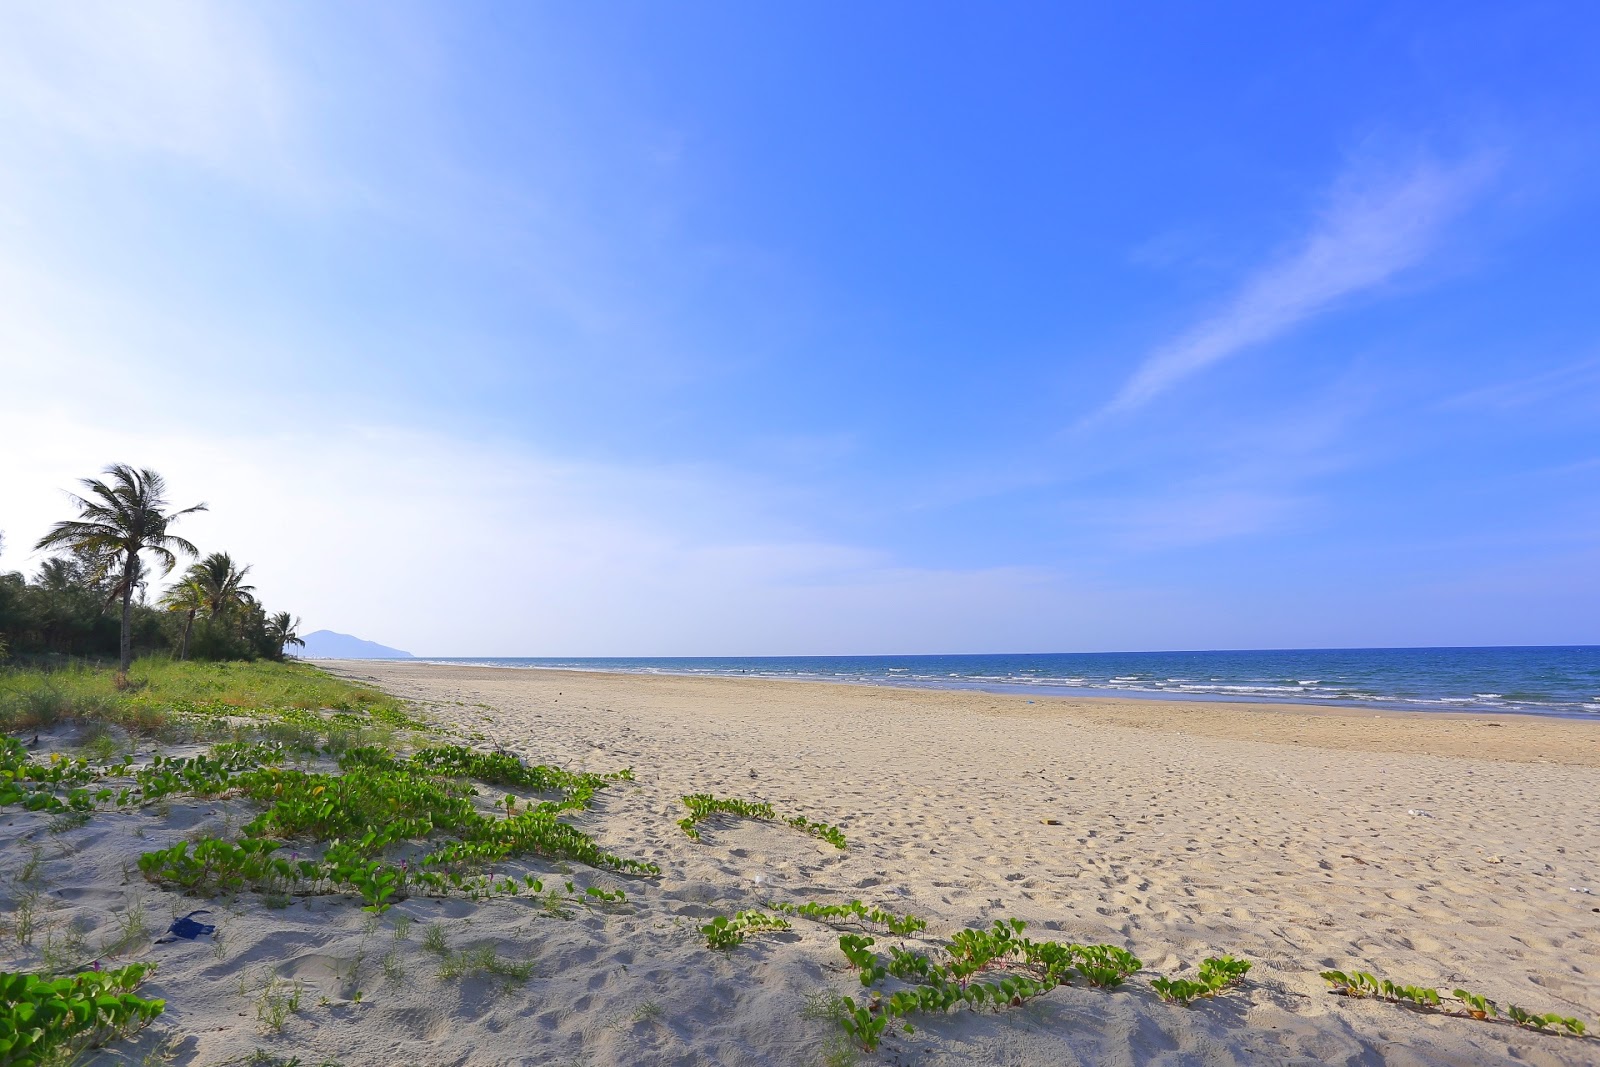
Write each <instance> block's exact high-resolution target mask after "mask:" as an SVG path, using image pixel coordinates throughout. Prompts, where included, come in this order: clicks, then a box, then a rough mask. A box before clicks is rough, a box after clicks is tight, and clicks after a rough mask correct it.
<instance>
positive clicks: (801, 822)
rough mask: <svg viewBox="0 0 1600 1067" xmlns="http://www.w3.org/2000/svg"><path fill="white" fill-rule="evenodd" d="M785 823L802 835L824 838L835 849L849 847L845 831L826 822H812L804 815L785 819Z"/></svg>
mask: <svg viewBox="0 0 1600 1067" xmlns="http://www.w3.org/2000/svg"><path fill="white" fill-rule="evenodd" d="M784 822H786V823H788V824H789V825H790V826H792V827H794V828H795V829H796V830H799V831H800V832H802V833H807V834H810V835H811V836H812V837H820V838H822V840H824V841H826V842H827V843H828V844H830V845H832V846H833V847H834V848H837V849H844V848H848V847H849V842H847V841H846V840H845V838H844V831H843V830H841V829H839V828H838V827H837V826H830V825H828V824H827V823H825V822H812V821H811V820H810V819H807V818H806V817H805V816H804V815H796V816H794V817H793V818H789V819H785V820H784Z"/></svg>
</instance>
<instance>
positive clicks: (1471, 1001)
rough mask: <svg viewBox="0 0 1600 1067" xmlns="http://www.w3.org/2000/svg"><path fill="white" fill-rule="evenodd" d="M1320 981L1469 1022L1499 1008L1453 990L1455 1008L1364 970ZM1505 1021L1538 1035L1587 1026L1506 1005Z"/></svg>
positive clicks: (1325, 975)
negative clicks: (1458, 1015) (1558, 1029)
mask: <svg viewBox="0 0 1600 1067" xmlns="http://www.w3.org/2000/svg"><path fill="white" fill-rule="evenodd" d="M1322 979H1323V980H1324V981H1325V982H1327V983H1328V985H1329V987H1330V992H1333V993H1337V994H1339V995H1340V996H1345V997H1372V998H1373V999H1375V1000H1387V1001H1390V1002H1391V1003H1397V1004H1398V1003H1407V1004H1412V1005H1414V1006H1416V1007H1417V1008H1420V1009H1422V1010H1423V1011H1435V1012H1442V1013H1444V1014H1455V1013H1456V1012H1453V1011H1451V1008H1456V1011H1459V1012H1460V1013H1461V1014H1463V1015H1465V1016H1467V1017H1468V1018H1472V1019H1494V1018H1498V1017H1499V1016H1500V1014H1501V1013H1500V1007H1499V1005H1497V1004H1496V1003H1495V1002H1494V1001H1492V1000H1490V999H1489V998H1488V997H1485V996H1482V995H1481V994H1478V993H1469V992H1468V991H1467V990H1465V989H1457V990H1455V991H1453V992H1452V993H1451V994H1450V996H1451V999H1453V1000H1455V1001H1457V1002H1458V1005H1459V1006H1458V1005H1452V1004H1448V1003H1446V1002H1445V1001H1444V999H1443V998H1442V997H1440V995H1439V991H1438V990H1437V989H1432V988H1429V987H1427V986H1412V985H1396V984H1395V983H1393V982H1391V981H1389V980H1388V979H1386V978H1385V979H1379V978H1378V977H1377V976H1376V975H1374V974H1371V973H1369V972H1367V971H1351V972H1350V973H1349V974H1346V973H1345V972H1344V971H1323V972H1322ZM1505 1016H1506V1018H1508V1019H1510V1020H1511V1021H1512V1022H1513V1023H1516V1024H1517V1025H1518V1026H1521V1027H1525V1028H1527V1029H1529V1030H1537V1031H1540V1032H1543V1031H1546V1030H1551V1029H1554V1028H1555V1027H1560V1028H1561V1029H1563V1030H1565V1031H1566V1032H1567V1033H1568V1034H1570V1035H1572V1036H1573V1037H1582V1036H1584V1034H1585V1033H1587V1032H1588V1029H1589V1028H1588V1027H1587V1026H1586V1025H1585V1024H1584V1023H1583V1020H1581V1019H1573V1018H1569V1017H1567V1016H1565V1015H1559V1014H1557V1013H1555V1012H1550V1013H1549V1014H1546V1015H1540V1014H1537V1013H1534V1012H1530V1011H1526V1010H1524V1009H1523V1008H1519V1007H1517V1006H1516V1005H1515V1004H1511V1005H1508V1006H1507V1007H1506V1010H1505Z"/></svg>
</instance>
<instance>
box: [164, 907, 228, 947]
mask: <svg viewBox="0 0 1600 1067" xmlns="http://www.w3.org/2000/svg"><path fill="white" fill-rule="evenodd" d="M210 914H211V913H210V912H209V911H206V910H205V909H204V908H202V909H201V910H199V911H191V912H190V913H189V914H187V915H185V916H184V917H183V918H181V919H174V920H172V925H171V926H169V927H167V933H168V934H170V935H172V936H170V937H158V938H156V944H158V945H165V944H168V943H170V942H173V941H176V940H178V938H180V937H181V938H183V939H184V940H185V941H193V940H194V939H195V938H197V937H200V936H201V935H203V934H214V933H216V932H217V928H216V927H215V926H212V925H211V924H210V923H201V922H195V921H194V917H195V916H196V915H210Z"/></svg>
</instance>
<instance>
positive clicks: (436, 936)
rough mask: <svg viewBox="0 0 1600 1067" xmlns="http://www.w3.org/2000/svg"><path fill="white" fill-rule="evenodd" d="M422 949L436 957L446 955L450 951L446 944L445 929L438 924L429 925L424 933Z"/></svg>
mask: <svg viewBox="0 0 1600 1067" xmlns="http://www.w3.org/2000/svg"><path fill="white" fill-rule="evenodd" d="M422 947H423V948H425V949H427V950H428V951H429V952H432V953H434V954H436V955H440V956H442V955H444V954H445V953H447V952H449V951H450V949H449V947H448V946H446V945H445V942H444V927H443V926H440V925H439V924H438V923H429V924H428V928H427V929H426V930H423V931H422Z"/></svg>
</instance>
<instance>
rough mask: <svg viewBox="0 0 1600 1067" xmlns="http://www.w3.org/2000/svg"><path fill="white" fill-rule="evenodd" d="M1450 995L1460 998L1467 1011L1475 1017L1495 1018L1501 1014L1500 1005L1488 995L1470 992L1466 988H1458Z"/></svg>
mask: <svg viewBox="0 0 1600 1067" xmlns="http://www.w3.org/2000/svg"><path fill="white" fill-rule="evenodd" d="M1450 995H1451V996H1453V997H1455V998H1456V999H1457V1000H1459V1001H1460V1002H1461V1003H1462V1005H1463V1008H1464V1010H1465V1011H1466V1013H1467V1014H1468V1015H1470V1016H1472V1017H1473V1018H1474V1019H1493V1018H1497V1017H1498V1016H1499V1015H1500V1008H1499V1006H1498V1005H1497V1004H1495V1002H1494V1001H1492V1000H1490V999H1489V998H1488V997H1485V996H1480V995H1479V994H1477V993H1469V992H1467V991H1466V990H1465V989H1457V990H1456V991H1455V992H1453V993H1452V994H1450Z"/></svg>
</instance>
